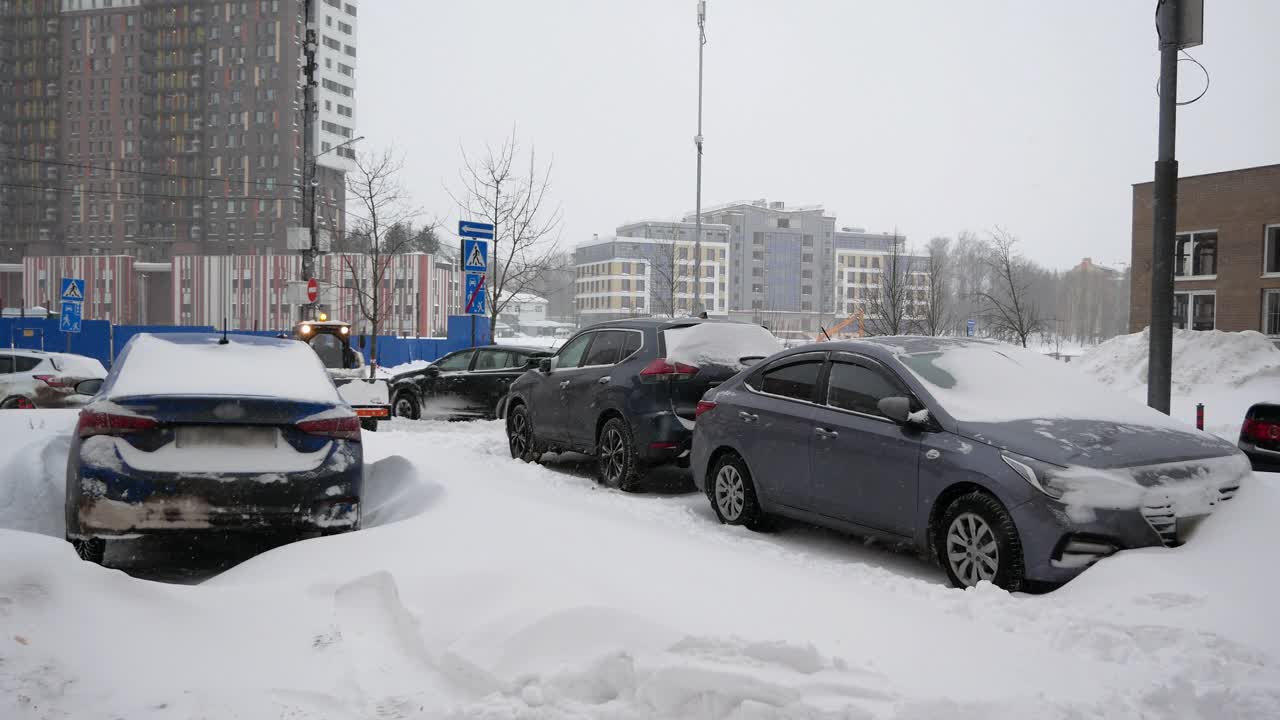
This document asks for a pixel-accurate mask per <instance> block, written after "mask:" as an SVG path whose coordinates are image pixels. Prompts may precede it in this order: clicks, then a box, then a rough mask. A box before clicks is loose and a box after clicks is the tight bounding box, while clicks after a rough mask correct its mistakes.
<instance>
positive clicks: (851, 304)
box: [833, 228, 929, 334]
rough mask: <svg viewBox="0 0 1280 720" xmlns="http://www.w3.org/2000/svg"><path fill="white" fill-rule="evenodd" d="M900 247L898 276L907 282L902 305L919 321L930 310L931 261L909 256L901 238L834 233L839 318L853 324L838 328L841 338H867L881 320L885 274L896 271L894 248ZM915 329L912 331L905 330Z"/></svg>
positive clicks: (848, 231)
mask: <svg viewBox="0 0 1280 720" xmlns="http://www.w3.org/2000/svg"><path fill="white" fill-rule="evenodd" d="M895 244H896V245H897V247H898V255H897V258H896V264H897V273H898V275H900V276H901V277H903V278H904V282H905V284H906V285H905V288H904V291H905V294H904V295H903V302H904V303H905V305H906V307H907V317H908V318H910V319H912V320H919V319H921V318H923V317H924V316H925V313H926V312H927V310H928V297H929V296H928V293H929V264H928V262H929V259H928V258H927V257H921V256H917V255H910V254H908V253H907V252H906V249H905V244H906V238H904V237H902V236H901V235H890V234H887V233H886V234H881V235H877V234H875V233H867V232H863V231H861V230H858V229H854V228H844V229H843V230H840V231H837V232H836V233H835V248H834V252H835V266H836V271H835V296H834V298H833V300H834V306H835V314H836V316H837V317H844V318H848V319H849V320H850V322H848V323H841V324H839V325H837V327H838V328H839V329H840V332H841V333H842V334H864V332H865V331H866V330H867V325H868V324H871V325H874V324H875V321H876V320H878V319H879V317H878V310H877V307H878V306H879V305H882V304H883V300H880V299H881V298H883V297H884V296H883V293H884V291H885V288H884V277H885V273H887V272H893V270H894V263H895V258H894V246H895ZM877 300H880V302H877ZM906 329H912V328H906Z"/></svg>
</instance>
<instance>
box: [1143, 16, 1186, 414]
mask: <svg viewBox="0 0 1280 720" xmlns="http://www.w3.org/2000/svg"><path fill="white" fill-rule="evenodd" d="M1180 2H1181V0H1161V5H1160V6H1159V11H1160V16H1159V17H1158V18H1157V19H1156V27H1157V29H1158V32H1159V33H1160V38H1161V41H1160V141H1159V150H1158V153H1157V155H1156V169H1155V185H1154V187H1153V197H1152V200H1153V203H1152V204H1153V206H1154V209H1155V221H1154V223H1153V226H1152V242H1151V252H1152V259H1151V323H1150V331H1149V335H1150V341H1151V344H1150V348H1149V350H1148V352H1149V355H1148V358H1147V405H1150V406H1151V407H1152V408H1154V409H1156V410H1159V411H1160V412H1162V413H1164V414H1166V415H1168V414H1169V394H1170V390H1169V386H1170V382H1171V380H1172V373H1173V272H1174V267H1173V260H1174V258H1173V252H1174V233H1175V232H1176V230H1177V213H1178V161H1177V160H1175V159H1174V144H1175V143H1174V141H1175V138H1176V130H1177V111H1178V38H1179V35H1180V32H1179V30H1180V28H1179V13H1178V9H1179V8H1178V5H1179V3H1180ZM1190 312H1191V307H1190V304H1188V307H1187V313H1188V315H1189V314H1190Z"/></svg>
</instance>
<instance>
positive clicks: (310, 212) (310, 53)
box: [298, 0, 319, 320]
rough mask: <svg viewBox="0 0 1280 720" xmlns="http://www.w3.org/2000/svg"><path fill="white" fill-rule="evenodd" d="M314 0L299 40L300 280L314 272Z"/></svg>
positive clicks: (305, 308)
mask: <svg viewBox="0 0 1280 720" xmlns="http://www.w3.org/2000/svg"><path fill="white" fill-rule="evenodd" d="M314 1H315V0H303V3H302V8H303V27H305V28H306V38H305V40H304V41H303V44H302V52H303V58H304V60H303V65H302V72H303V92H302V173H303V185H302V192H303V193H306V194H307V195H304V196H303V198H302V201H303V210H304V211H305V212H306V213H307V231H308V234H309V235H310V243H309V245H308V247H307V249H306V250H305V251H303V253H302V280H303V282H307V281H309V280H311V278H313V277H315V274H316V252H317V251H318V249H319V248H318V245H317V243H316V160H315V157H314V155H315V150H316V149H315V137H314V135H315V119H314V118H315V114H316V22H315V11H314V9H313V8H312V3H314ZM300 312H301V315H300V317H299V318H298V319H299V320H307V319H309V318H310V317H311V316H312V315H313V314H314V312H315V305H313V304H310V303H308V304H305V305H302V306H301V307H300Z"/></svg>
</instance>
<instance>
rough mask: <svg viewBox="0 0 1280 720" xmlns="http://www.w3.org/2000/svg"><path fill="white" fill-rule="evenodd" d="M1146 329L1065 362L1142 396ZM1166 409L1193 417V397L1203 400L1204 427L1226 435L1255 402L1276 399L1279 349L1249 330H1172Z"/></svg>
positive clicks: (1233, 435)
mask: <svg viewBox="0 0 1280 720" xmlns="http://www.w3.org/2000/svg"><path fill="white" fill-rule="evenodd" d="M1149 345H1150V342H1149V335H1148V331H1147V330H1143V331H1142V332H1140V333H1134V334H1132V335H1121V336H1119V337H1115V338H1112V339H1111V340H1108V341H1107V342H1105V343H1102V344H1101V345H1098V346H1097V347H1095V348H1093V349H1092V350H1090V351H1089V352H1087V353H1085V355H1084V357H1082V358H1080V359H1079V360H1077V361H1075V362H1073V363H1071V366H1072V367H1075V368H1078V369H1079V370H1081V371H1083V372H1085V373H1087V374H1089V375H1091V376H1093V377H1094V378H1095V379H1096V380H1098V381H1099V382H1101V383H1103V384H1104V385H1106V386H1108V387H1109V388H1110V389H1111V390H1112V391H1117V392H1120V393H1123V394H1124V395H1127V396H1128V397H1130V398H1132V399H1134V400H1137V401H1139V402H1142V403H1145V402H1146V397H1147V359H1148V352H1149ZM1172 391H1173V392H1172V394H1173V402H1172V407H1171V410H1172V413H1171V414H1172V415H1173V417H1174V418H1175V419H1178V420H1181V421H1182V422H1184V423H1189V424H1194V423H1195V406H1196V403H1203V404H1204V406H1205V429H1206V430H1209V431H1210V432H1213V433H1215V434H1217V435H1220V436H1222V437H1224V438H1227V439H1228V440H1235V439H1237V438H1238V437H1239V434H1240V423H1241V422H1242V421H1243V420H1244V413H1245V411H1246V410H1248V409H1249V406H1250V405H1252V404H1253V403H1256V402H1261V401H1273V402H1280V349H1277V348H1276V346H1275V345H1274V344H1273V343H1272V342H1271V340H1269V339H1268V338H1267V337H1266V336H1265V335H1262V334H1261V333H1257V332H1253V331H1245V332H1223V331H1221V330H1175V331H1174V334H1173V383H1172Z"/></svg>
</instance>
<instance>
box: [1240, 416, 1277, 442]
mask: <svg viewBox="0 0 1280 720" xmlns="http://www.w3.org/2000/svg"><path fill="white" fill-rule="evenodd" d="M1240 434H1241V435H1243V436H1245V437H1246V438H1248V439H1249V440H1255V441H1261V442H1270V441H1272V440H1280V423H1276V422H1267V421H1266V420H1258V419H1256V418H1249V419H1247V420H1245V421H1244V427H1242V428H1240Z"/></svg>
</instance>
